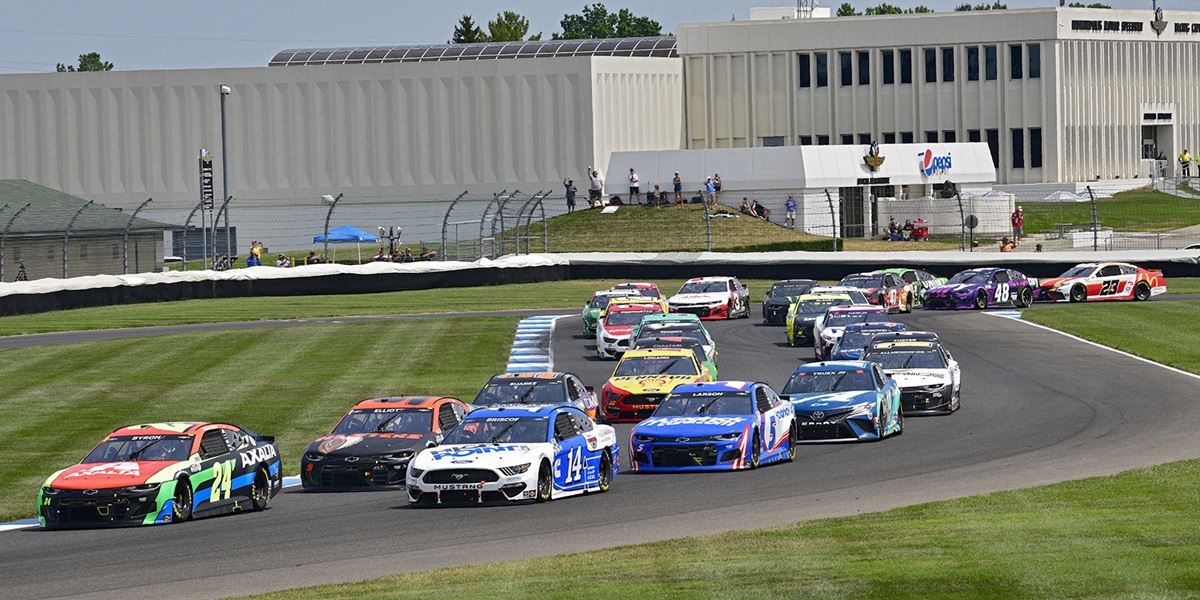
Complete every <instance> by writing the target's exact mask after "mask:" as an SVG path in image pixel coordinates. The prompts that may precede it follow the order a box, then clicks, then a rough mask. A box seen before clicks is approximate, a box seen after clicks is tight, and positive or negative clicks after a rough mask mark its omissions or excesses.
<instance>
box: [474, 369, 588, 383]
mask: <svg viewBox="0 0 1200 600" xmlns="http://www.w3.org/2000/svg"><path fill="white" fill-rule="evenodd" d="M567 375H569V373H563V372H559V371H525V372H521V373H501V374H499V375H492V378H491V379H489V380H488V383H493V382H500V381H520V380H527V379H537V380H540V381H561V380H563V379H565V378H566V376H567Z"/></svg>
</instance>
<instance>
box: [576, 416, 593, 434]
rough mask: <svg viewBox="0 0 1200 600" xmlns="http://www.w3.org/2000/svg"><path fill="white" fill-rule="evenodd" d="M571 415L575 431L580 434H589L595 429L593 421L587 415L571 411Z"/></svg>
mask: <svg viewBox="0 0 1200 600" xmlns="http://www.w3.org/2000/svg"><path fill="white" fill-rule="evenodd" d="M570 415H571V422H572V423H574V424H575V429H576V430H577V431H579V433H587V432H589V431H591V430H592V428H593V427H594V424H593V423H592V420H591V419H589V418H588V417H587V415H585V414H583V413H577V412H574V411H571V413H570Z"/></svg>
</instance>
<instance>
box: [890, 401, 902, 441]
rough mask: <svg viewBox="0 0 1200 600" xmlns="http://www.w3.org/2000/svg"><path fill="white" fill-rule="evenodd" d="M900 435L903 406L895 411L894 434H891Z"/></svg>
mask: <svg viewBox="0 0 1200 600" xmlns="http://www.w3.org/2000/svg"><path fill="white" fill-rule="evenodd" d="M902 433H904V407H903V406H901V407H900V410H897V411H896V433H893V434H892V435H900V434H902Z"/></svg>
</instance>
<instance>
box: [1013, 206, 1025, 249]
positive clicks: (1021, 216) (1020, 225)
mask: <svg viewBox="0 0 1200 600" xmlns="http://www.w3.org/2000/svg"><path fill="white" fill-rule="evenodd" d="M1024 225H1025V211H1023V210H1021V206H1020V205H1017V210H1014V211H1013V213H1012V228H1013V243H1014V244H1019V243H1020V242H1021V236H1023V235H1025V231H1024Z"/></svg>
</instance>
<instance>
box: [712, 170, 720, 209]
mask: <svg viewBox="0 0 1200 600" xmlns="http://www.w3.org/2000/svg"><path fill="white" fill-rule="evenodd" d="M720 201H721V174H720V173H713V204H716V203H718V202H720Z"/></svg>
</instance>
